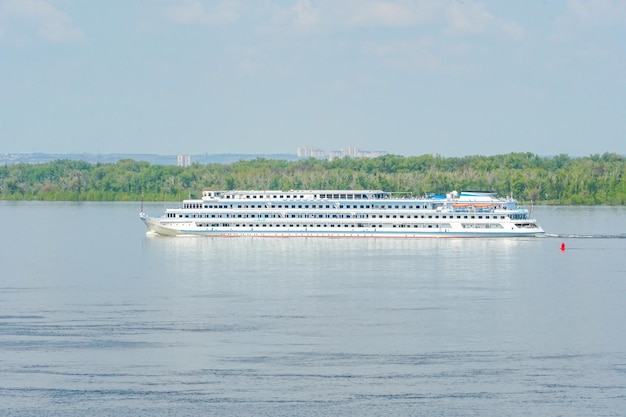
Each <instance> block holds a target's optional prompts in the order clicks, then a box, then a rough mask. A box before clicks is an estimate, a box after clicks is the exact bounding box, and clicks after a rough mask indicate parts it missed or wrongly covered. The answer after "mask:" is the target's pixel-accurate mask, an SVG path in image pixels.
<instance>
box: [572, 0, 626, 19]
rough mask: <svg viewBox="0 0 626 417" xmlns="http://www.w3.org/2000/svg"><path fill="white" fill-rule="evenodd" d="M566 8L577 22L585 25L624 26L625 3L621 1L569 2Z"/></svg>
mask: <svg viewBox="0 0 626 417" xmlns="http://www.w3.org/2000/svg"><path fill="white" fill-rule="evenodd" d="M568 8H569V10H570V11H571V13H572V14H573V15H574V16H575V17H576V18H577V19H578V20H580V21H582V22H584V23H587V24H592V25H600V24H605V23H611V22H617V23H621V24H626V2H624V1H623V0H592V1H589V0H569V1H568Z"/></svg>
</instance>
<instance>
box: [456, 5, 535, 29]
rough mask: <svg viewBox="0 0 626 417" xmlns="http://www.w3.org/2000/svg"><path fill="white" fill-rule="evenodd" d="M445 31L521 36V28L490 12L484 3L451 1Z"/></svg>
mask: <svg viewBox="0 0 626 417" xmlns="http://www.w3.org/2000/svg"><path fill="white" fill-rule="evenodd" d="M445 19H446V24H447V29H446V32H447V33H448V34H451V35H480V34H485V33H494V32H495V33H502V34H505V35H507V36H509V37H512V38H520V37H522V36H523V34H524V31H523V28H522V27H521V26H520V25H518V24H517V23H515V22H507V21H505V20H502V19H499V18H498V17H496V16H494V15H493V14H491V13H490V12H489V11H488V10H487V8H486V7H485V5H484V4H481V3H476V2H472V1H453V2H451V3H450V5H449V6H448V8H447V9H446V15H445Z"/></svg>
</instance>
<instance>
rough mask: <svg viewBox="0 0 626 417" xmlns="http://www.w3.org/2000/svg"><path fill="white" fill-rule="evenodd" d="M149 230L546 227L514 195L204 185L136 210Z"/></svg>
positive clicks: (474, 233)
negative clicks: (189, 194)
mask: <svg viewBox="0 0 626 417" xmlns="http://www.w3.org/2000/svg"><path fill="white" fill-rule="evenodd" d="M140 218H141V220H143V221H144V223H145V224H146V226H147V227H148V230H149V232H152V233H157V234H160V235H167V236H178V235H206V236H263V237H292V236H294V237H295V236H297V237H373V238H378V237H380V238H423V237H486V236H487V237H496V236H504V237H510V236H537V235H541V234H543V233H544V230H543V229H542V228H541V226H540V225H539V224H538V223H537V221H536V220H535V219H532V218H531V217H530V213H529V210H528V209H526V208H522V207H519V206H518V204H517V201H516V200H515V199H513V198H509V197H507V198H499V197H497V196H496V195H495V193H493V192H486V191H465V192H461V193H460V194H459V193H457V192H456V191H454V192H451V193H449V194H447V195H433V196H426V197H412V196H411V195H407V194H402V193H399V194H398V193H390V192H384V191H380V190H306V191H298V190H295V191H294V190H291V191H204V192H203V193H202V198H201V199H188V200H183V204H182V207H180V208H171V209H166V210H165V213H164V214H163V215H162V216H161V217H150V216H148V215H147V214H145V213H144V212H143V210H142V212H141V213H140Z"/></svg>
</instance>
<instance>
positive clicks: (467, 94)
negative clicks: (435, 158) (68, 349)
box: [0, 0, 626, 157]
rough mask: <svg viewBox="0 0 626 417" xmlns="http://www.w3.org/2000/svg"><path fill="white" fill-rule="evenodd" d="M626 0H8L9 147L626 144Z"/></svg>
mask: <svg viewBox="0 0 626 417" xmlns="http://www.w3.org/2000/svg"><path fill="white" fill-rule="evenodd" d="M624 45H626V2H624V1H622V0H602V1H594V0H550V1H532V2H529V1H526V2H508V1H499V0H464V1H458V0H430V1H418V0H344V1H331V0H280V1H279V0H266V1H262V2H258V1H253V0H236V1H226V0H220V1H209V0H159V1H158V2H151V1H139V0H110V1H101V2H84V1H79V0H63V1H59V0H0V56H2V65H0V114H1V115H2V116H1V117H0V153H1V152H4V153H34V152H41V153H74V154H77V153H85V152H86V153H92V154H98V153H101V154H116V153H120V154H121V153H131V154H132V153H135V154H168V155H177V154H185V155H194V154H286V153H292V152H293V150H294V149H295V148H297V147H298V146H300V144H314V145H315V146H317V147H319V148H320V149H328V150H332V149H337V144H342V143H353V144H358V146H359V147H360V148H362V149H371V150H377V149H384V150H385V151H386V152H389V153H392V154H398V155H422V154H437V155H441V156H444V157H458V156H465V155H476V154H480V155H494V154H505V153H510V152H532V153H535V154H538V155H557V154H561V153H565V154H568V155H571V156H587V155H591V154H602V153H604V152H612V153H618V154H622V155H623V154H626V118H625V117H624V114H626V104H625V103H626V100H624V97H626V53H624Z"/></svg>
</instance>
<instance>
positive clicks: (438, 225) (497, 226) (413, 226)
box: [196, 223, 503, 229]
mask: <svg viewBox="0 0 626 417" xmlns="http://www.w3.org/2000/svg"><path fill="white" fill-rule="evenodd" d="M196 226H198V227H245V228H257V229H258V228H264V227H265V228H267V227H296V228H302V227H307V228H322V227H331V228H341V227H343V228H354V227H358V228H363V227H372V228H381V227H384V226H383V225H382V224H368V225H365V224H357V225H354V224H328V225H321V224H289V223H279V224H267V223H264V224H231V223H197V224H196ZM461 226H462V227H463V228H464V229H503V227H502V225H500V224H474V223H463V224H462V225H461ZM391 227H392V228H407V229H451V228H452V225H451V224H450V223H432V224H429V223H423V224H394V225H391Z"/></svg>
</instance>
